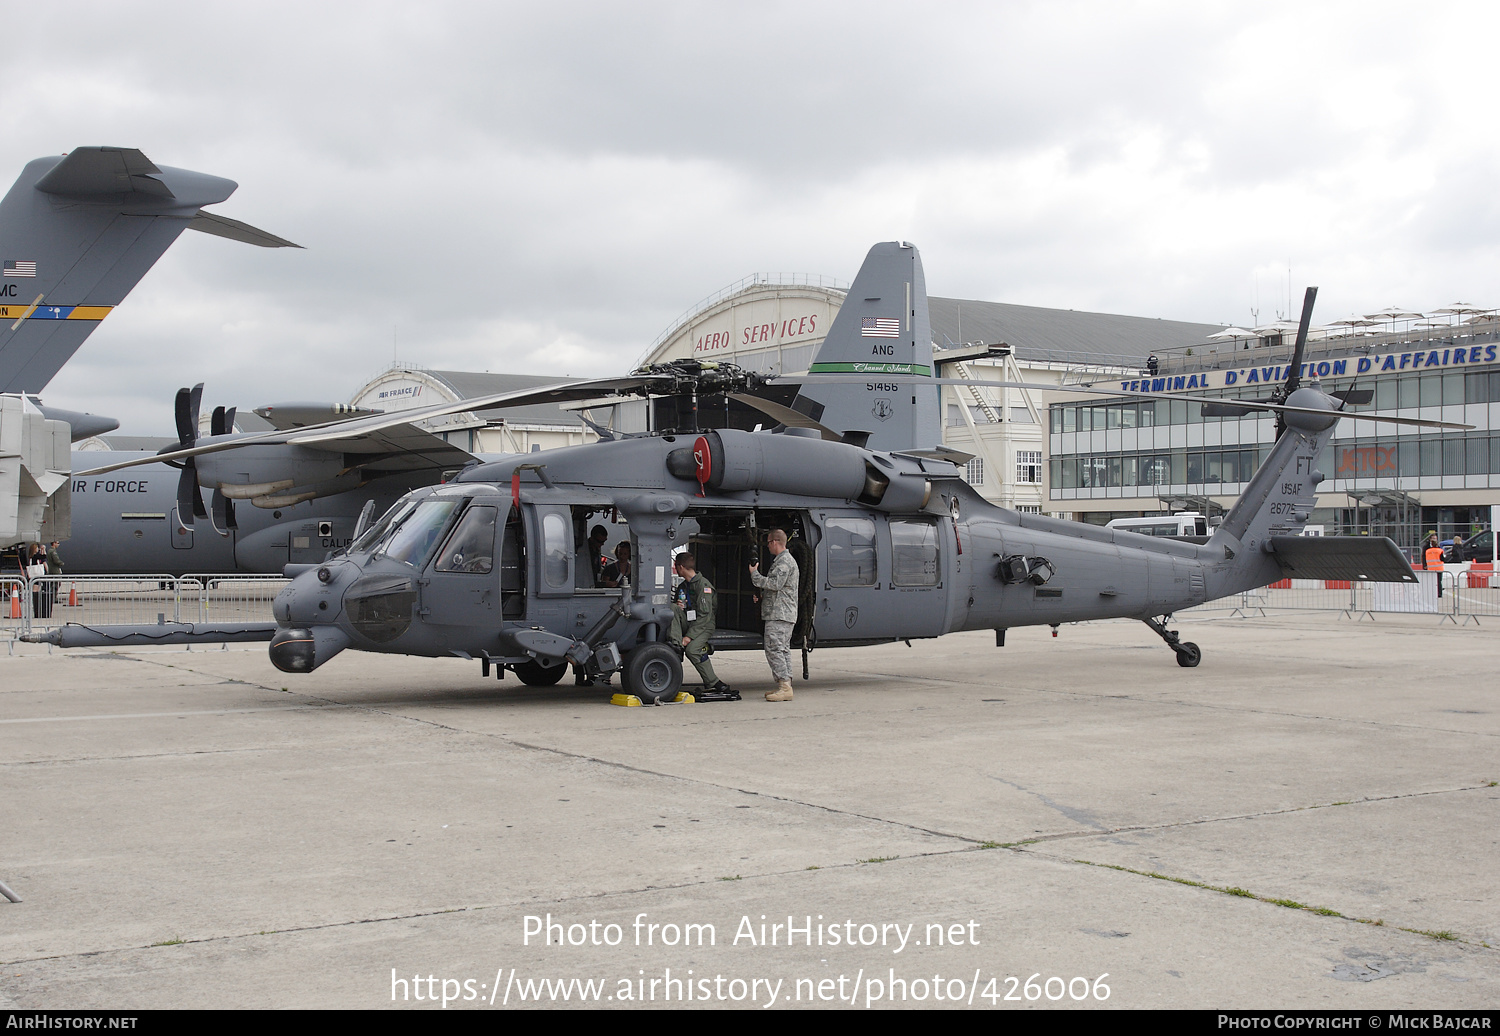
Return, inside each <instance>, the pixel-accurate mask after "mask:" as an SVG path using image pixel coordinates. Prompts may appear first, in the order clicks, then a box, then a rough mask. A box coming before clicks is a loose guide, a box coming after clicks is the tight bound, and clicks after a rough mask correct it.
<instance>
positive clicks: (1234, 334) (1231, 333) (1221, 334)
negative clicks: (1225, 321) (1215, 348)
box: [1208, 327, 1256, 342]
mask: <svg viewBox="0 0 1500 1036" xmlns="http://www.w3.org/2000/svg"><path fill="white" fill-rule="evenodd" d="M1254 337H1256V333H1255V332H1254V331H1246V330H1245V329H1244V328H1242V327H1226V328H1225V329H1224V330H1222V331H1218V332H1216V333H1214V334H1211V335H1209V336H1208V340H1209V341H1210V342H1220V341H1223V340H1224V339H1226V338H1254Z"/></svg>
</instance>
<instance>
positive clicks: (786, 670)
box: [750, 529, 801, 701]
mask: <svg viewBox="0 0 1500 1036" xmlns="http://www.w3.org/2000/svg"><path fill="white" fill-rule="evenodd" d="M766 549H767V550H768V551H769V552H770V554H771V563H770V565H769V566H767V568H766V574H765V575H761V574H760V566H759V565H751V566H750V582H752V583H754V584H755V585H756V587H757V588H758V589H759V590H760V617H761V619H762V620H763V621H764V622H765V625H766V630H765V634H764V638H763V639H764V640H765V645H766V661H767V662H769V663H770V664H771V675H772V676H774V677H775V678H776V689H775V690H774V691H772V692H771V693H769V694H767V695H766V701H791V700H792V627H793V626H795V625H796V624H797V588H798V586H800V585H801V573H799V572H798V571H797V561H796V559H795V558H793V557H792V555H791V554H790V553H788V552H787V549H786V533H785V532H783V531H782V530H781V529H772V530H771V534H770V535H769V536H767V537H766Z"/></svg>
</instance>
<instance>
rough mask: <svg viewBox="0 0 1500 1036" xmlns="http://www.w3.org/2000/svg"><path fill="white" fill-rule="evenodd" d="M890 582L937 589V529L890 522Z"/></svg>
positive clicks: (895, 520)
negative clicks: (935, 587)
mask: <svg viewBox="0 0 1500 1036" xmlns="http://www.w3.org/2000/svg"><path fill="white" fill-rule="evenodd" d="M891 583H892V584H893V585H895V586H937V584H938V542H937V526H935V525H933V523H931V522H923V521H909V520H906V519H899V518H893V519H892V520H891Z"/></svg>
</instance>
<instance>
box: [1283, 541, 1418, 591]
mask: <svg viewBox="0 0 1500 1036" xmlns="http://www.w3.org/2000/svg"><path fill="white" fill-rule="evenodd" d="M1267 546H1268V547H1269V549H1270V553H1271V554H1272V555H1273V556H1274V557H1275V558H1276V563H1277V564H1278V565H1280V566H1281V573H1282V575H1284V576H1287V577H1289V578H1295V579H1348V580H1359V581H1363V582H1370V583H1415V582H1416V581H1417V577H1416V576H1415V575H1414V574H1413V573H1412V570H1411V564H1410V562H1408V561H1407V560H1406V556H1405V555H1404V554H1402V553H1401V549H1400V548H1399V547H1397V546H1396V544H1395V542H1394V541H1392V540H1391V539H1390V538H1389V537H1386V536H1329V537H1323V536H1272V537H1271V539H1270V541H1269V543H1268V544H1267Z"/></svg>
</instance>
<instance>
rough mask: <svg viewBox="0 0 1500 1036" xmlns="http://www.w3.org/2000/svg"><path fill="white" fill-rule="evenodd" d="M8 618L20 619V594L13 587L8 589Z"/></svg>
mask: <svg viewBox="0 0 1500 1036" xmlns="http://www.w3.org/2000/svg"><path fill="white" fill-rule="evenodd" d="M10 617H11V618H12V619H19V618H20V617H21V594H20V591H18V590H17V589H16V588H15V587H11V588H10Z"/></svg>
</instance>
